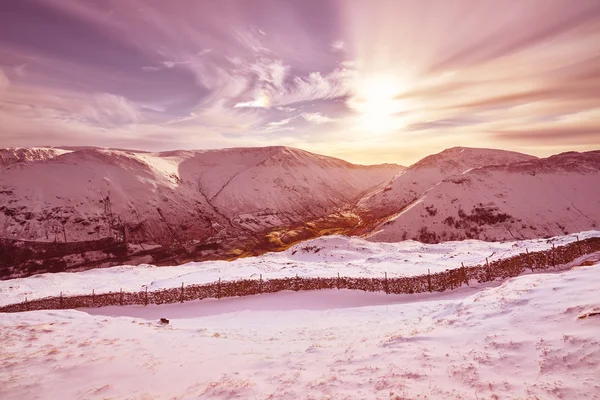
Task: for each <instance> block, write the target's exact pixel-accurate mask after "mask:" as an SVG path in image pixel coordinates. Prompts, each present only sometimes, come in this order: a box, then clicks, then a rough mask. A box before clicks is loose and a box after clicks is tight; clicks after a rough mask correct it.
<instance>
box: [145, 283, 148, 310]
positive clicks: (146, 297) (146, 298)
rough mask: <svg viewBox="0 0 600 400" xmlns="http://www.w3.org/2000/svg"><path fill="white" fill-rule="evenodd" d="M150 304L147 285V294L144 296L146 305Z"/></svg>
mask: <svg viewBox="0 0 600 400" xmlns="http://www.w3.org/2000/svg"><path fill="white" fill-rule="evenodd" d="M147 305H148V286H146V295H145V296H144V306H147Z"/></svg>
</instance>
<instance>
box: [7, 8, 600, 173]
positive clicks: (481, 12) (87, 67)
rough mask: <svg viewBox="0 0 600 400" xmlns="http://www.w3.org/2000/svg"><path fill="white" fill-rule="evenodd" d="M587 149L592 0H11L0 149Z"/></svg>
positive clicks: (358, 152)
mask: <svg viewBox="0 0 600 400" xmlns="http://www.w3.org/2000/svg"><path fill="white" fill-rule="evenodd" d="M42 145H95V146H107V147H120V148H135V149H144V150H168V149H192V148H217V147H233V146H266V145H289V146H295V147H299V148H303V149H306V150H309V151H314V152H318V153H322V154H328V155H333V156H337V157H341V158H344V159H347V160H349V161H354V162H359V163H379V162H398V163H403V164H410V163H412V162H414V161H416V160H417V159H419V158H421V157H423V156H425V155H427V154H430V153H432V152H437V151H440V150H443V149H444V148H447V147H452V146H459V145H462V146H474V147H494V148H504V149H511V150H518V151H523V152H527V153H530V154H535V155H541V156H543V155H548V154H552V153H557V152H560V151H566V150H579V151H582V150H589V149H598V148H600V1H598V0H574V1H573V0H564V1H563V0H561V1H557V0H535V1H533V0H521V1H515V2H504V1H496V0H452V1H447V0H441V1H430V0H421V1H417V0H415V1H402V0H390V1H385V0H377V1H367V0H364V1H363V0H354V1H353V0H339V1H327V0H302V1H300V0H296V1H294V0H288V1H282V0H251V1H244V0H238V1H227V0H219V1H208V0H207V1H202V0H194V1H192V0H177V1H163V0H144V1H141V0H125V1H124V0H39V1H34V0H18V1H3V2H2V4H1V5H0V147H6V146H42Z"/></svg>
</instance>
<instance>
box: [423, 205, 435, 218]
mask: <svg viewBox="0 0 600 400" xmlns="http://www.w3.org/2000/svg"><path fill="white" fill-rule="evenodd" d="M425 211H427V214H429V216H430V217H434V216H435V215H437V208H435V207H434V206H427V207H425Z"/></svg>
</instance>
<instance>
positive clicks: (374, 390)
mask: <svg viewBox="0 0 600 400" xmlns="http://www.w3.org/2000/svg"><path fill="white" fill-rule="evenodd" d="M599 287H600V264H595V265H591V266H582V267H578V268H575V269H573V270H569V271H566V272H562V273H544V274H531V275H525V276H520V277H517V278H513V279H510V280H508V281H506V282H504V283H502V284H501V285H500V286H496V287H488V288H484V289H482V288H473V287H463V288H461V289H459V290H457V291H452V292H449V293H444V294H427V295H420V296H415V295H387V296H386V295H385V294H384V293H363V292H353V291H347V290H339V291H338V290H324V291H319V292H298V293H296V292H281V293H276V294H270V295H258V296H252V297H242V298H229V299H221V300H201V301H197V302H190V303H185V304H173V305H163V306H148V307H141V306H131V307H108V308H99V309H90V310H80V311H74V310H69V311H66V310H62V311H34V312H26V313H15V314H7V315H3V316H2V318H0V343H2V345H1V346H0V398H2V399H3V400H13V399H15V400H16V399H33V398H35V399H58V398H60V399H105V398H127V399H148V398H160V399H167V398H177V399H296V398H306V399H394V400H398V399H550V400H554V399H597V398H600V383H599V381H598V376H599V374H600V339H599V337H598V332H599V331H600V314H599V313H600V302H599V300H598V288H599ZM163 317H164V318H168V319H170V322H169V324H168V325H161V324H160V323H158V319H159V318H163Z"/></svg>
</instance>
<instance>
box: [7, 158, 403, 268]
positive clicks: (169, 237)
mask: <svg viewBox="0 0 600 400" xmlns="http://www.w3.org/2000/svg"><path fill="white" fill-rule="evenodd" d="M7 151H8V150H7ZM48 151H50V150H48ZM5 152H6V151H5ZM13 152H14V153H15V154H20V152H21V150H15V149H13ZM21 158H22V159H23V160H26V161H27V162H18V163H11V164H10V165H7V166H4V167H2V168H0V238H2V239H8V240H24V241H32V242H38V243H39V242H46V243H53V242H56V243H63V244H70V243H81V242H84V241H89V242H92V241H96V242H98V241H102V240H105V241H106V240H109V241H112V242H111V243H113V242H114V243H117V244H118V243H123V244H127V246H128V247H127V248H126V249H125V248H123V249H121V250H119V251H117V250H115V251H114V252H119V254H127V253H129V256H131V254H132V253H133V254H135V253H140V254H146V253H147V252H148V250H149V249H153V248H155V247H156V246H161V247H163V248H168V249H169V251H171V252H173V251H174V252H175V254H176V255H181V256H183V257H185V256H186V255H190V257H191V256H192V255H194V256H198V254H197V253H198V252H202V251H205V252H206V253H210V254H213V253H215V252H218V251H220V253H218V254H220V255H221V256H226V255H227V254H228V252H229V251H231V250H238V249H241V250H239V251H240V252H241V251H243V250H246V249H247V248H248V247H251V246H255V245H256V244H257V243H261V242H268V240H267V239H266V238H265V234H266V233H268V232H270V231H271V230H272V229H274V228H290V227H295V226H303V225H304V224H306V223H309V222H311V221H313V220H315V219H319V218H322V217H327V216H328V215H330V214H338V213H339V212H341V211H343V210H345V209H348V208H351V207H352V205H353V204H354V203H355V202H356V200H357V199H358V198H359V197H360V196H361V195H362V194H363V193H364V192H365V191H367V190H369V189H370V188H372V187H373V186H376V185H378V184H379V183H381V182H383V181H387V180H389V179H390V178H391V177H393V176H394V175H395V174H396V173H397V172H398V171H401V170H402V169H403V168H402V167H399V166H396V165H382V166H379V167H377V166H375V167H365V166H358V165H353V164H350V163H347V162H345V161H342V160H338V159H334V158H330V157H325V156H319V155H316V154H312V153H308V152H306V151H302V150H297V149H291V148H287V147H267V148H237V149H224V150H204V151H172V152H163V153H147V152H136V151H127V150H111V149H98V148H82V149H72V150H69V151H63V154H54V156H53V157H50V156H48V157H39V159H36V158H33V157H29V158H23V157H21ZM227 240H229V242H228V241H227ZM6 243H8V244H7V245H11V246H13V247H11V248H10V249H9V250H7V251H6V253H13V254H16V252H17V250H18V247H19V246H21V247H23V246H25V247H27V246H28V244H27V243H26V244H24V245H23V244H21V243H16V244H14V243H13V242H6ZM197 245H200V246H201V247H200V249H198V248H197V247H196V246H197ZM15 246H16V247H15ZM38 247H39V246H37V247H35V246H33V245H32V248H31V250H32V251H34V252H35V254H39V253H42V252H43V250H45V249H42V250H39V249H38ZM56 247H57V248H58V247H59V246H56ZM63 247H64V248H65V250H64V252H63V253H62V254H60V256H61V257H60V259H61V260H62V261H64V262H66V267H69V266H73V265H78V264H79V265H84V264H86V263H93V262H97V261H98V260H99V259H102V257H105V256H106V254H102V251H98V250H97V248H98V247H99V245H97V244H94V245H91V244H90V245H89V246H87V247H86V246H85V245H77V246H71V247H73V249H70V248H67V246H66V245H63ZM173 247H176V248H177V249H176V250H173ZM53 250H54V249H53ZM111 251H112V250H111ZM235 254H239V253H234V255H235ZM205 255H206V254H205ZM22 258H23V259H27V258H31V257H22ZM144 260H146V261H152V259H151V258H150V259H148V258H145V259H141V260H140V261H144ZM18 263H19V259H16V260H15V261H14V263H13V264H18ZM30 268H32V269H33V270H36V269H37V268H43V266H41V265H33V266H30Z"/></svg>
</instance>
